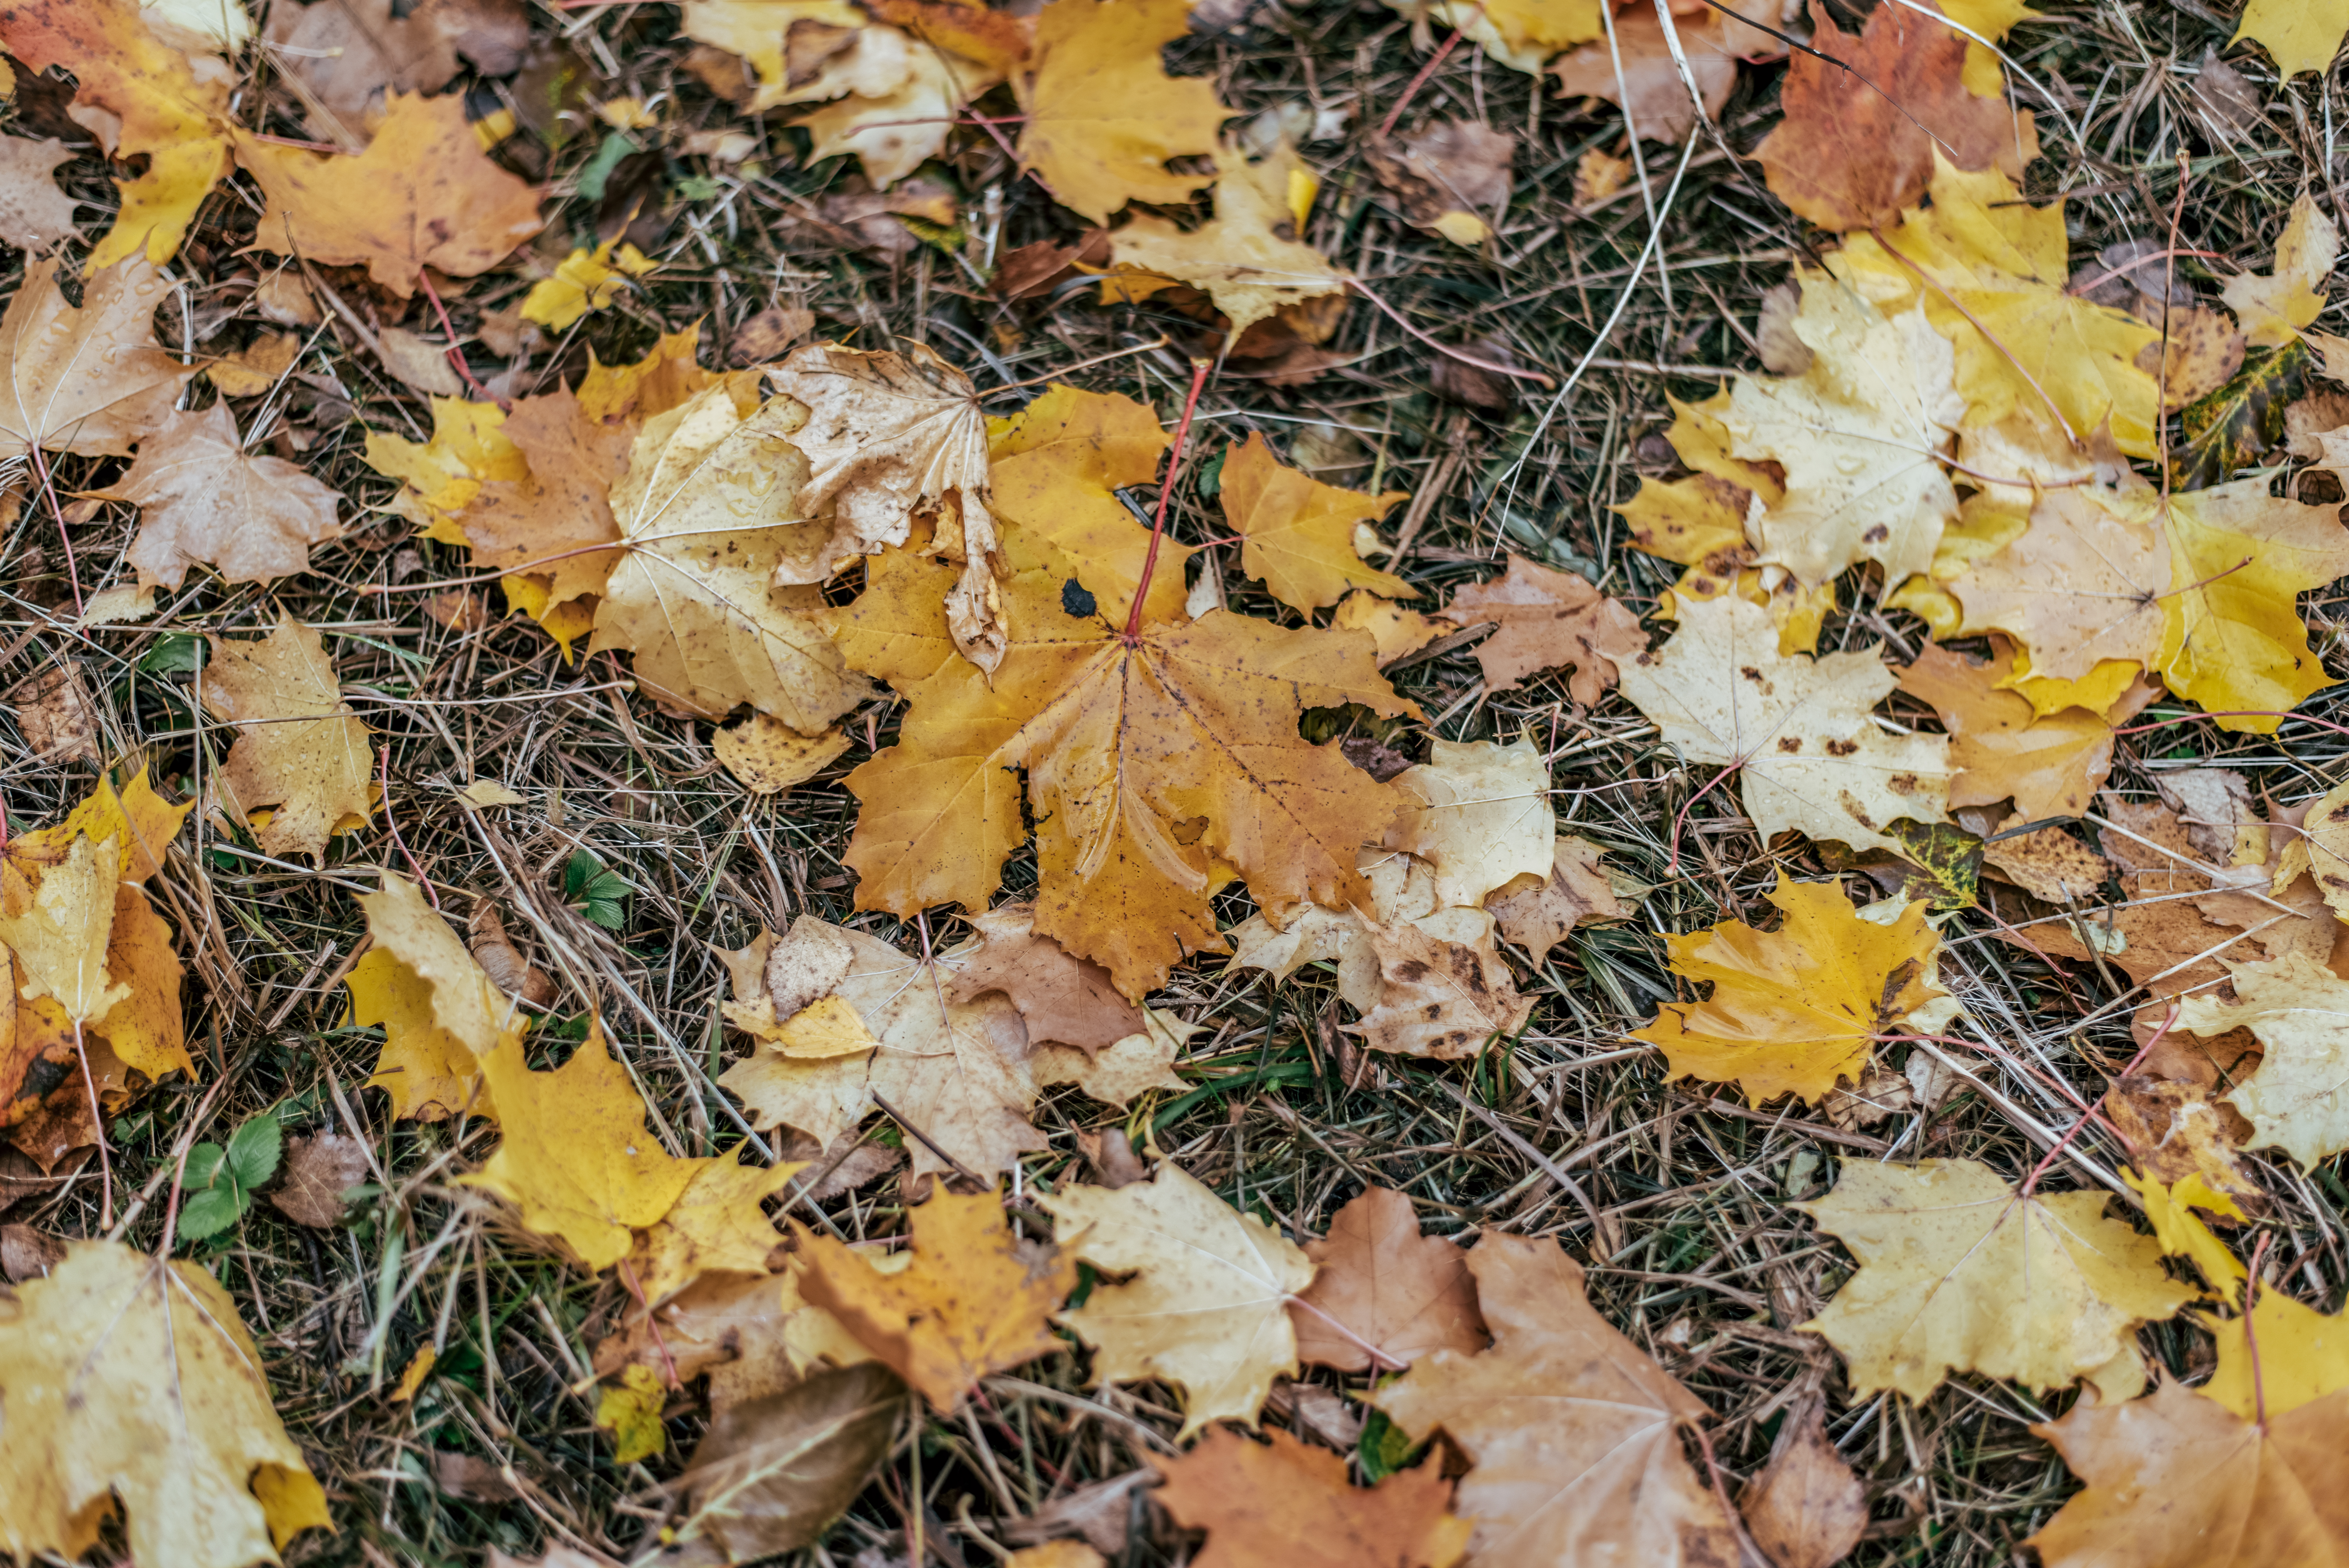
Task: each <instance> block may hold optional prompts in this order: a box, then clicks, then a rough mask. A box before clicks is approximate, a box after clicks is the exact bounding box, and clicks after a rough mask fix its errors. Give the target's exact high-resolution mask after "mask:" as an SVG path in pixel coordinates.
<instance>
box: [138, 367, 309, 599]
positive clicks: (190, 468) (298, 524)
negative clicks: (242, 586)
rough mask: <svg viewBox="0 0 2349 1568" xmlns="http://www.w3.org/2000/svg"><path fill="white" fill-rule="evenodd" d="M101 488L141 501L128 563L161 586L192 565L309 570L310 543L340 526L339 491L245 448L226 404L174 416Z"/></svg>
mask: <svg viewBox="0 0 2349 1568" xmlns="http://www.w3.org/2000/svg"><path fill="white" fill-rule="evenodd" d="M100 493H102V494H104V495H106V496H108V497H109V498H110V499H112V500H127V501H129V502H131V503H132V504H134V505H136V506H137V507H139V509H140V522H139V537H138V538H136V539H134V540H132V541H131V542H130V554H129V560H130V564H131V565H132V566H134V567H136V568H138V570H139V580H140V583H150V584H158V585H160V586H162V587H165V588H171V589H177V588H178V587H179V586H180V584H181V583H182V582H183V581H185V579H186V577H187V575H188V568H189V567H191V566H198V565H207V566H216V567H218V568H219V569H220V574H221V579H222V581H223V582H226V583H266V582H268V581H269V580H270V579H271V578H274V577H290V576H292V575H294V574H295V573H297V572H306V571H308V570H309V569H310V546H312V545H314V544H319V543H323V542H326V541H327V540H330V539H336V538H340V537H341V535H342V531H343V525H342V524H341V522H339V521H336V516H335V508H336V503H337V502H339V501H340V500H342V499H343V497H342V492H340V491H339V490H328V489H327V488H326V486H325V485H322V484H320V483H319V482H318V481H317V480H314V479H312V478H311V477H310V476H309V475H308V474H306V473H305V472H303V471H302V470H301V469H298V468H295V466H294V465H293V464H292V463H289V462H286V461H285V459H282V458H256V457H254V456H252V455H250V454H248V453H247V452H246V451H245V450H244V447H243V443H242V442H241V441H239V440H238V438H237V434H236V419H235V418H234V417H233V415H231V414H230V413H229V409H228V405H227V404H226V403H215V404H213V405H212V407H209V408H206V409H204V410H203V411H202V412H201V413H192V414H191V413H175V414H173V415H172V416H171V418H169V419H167V420H165V421H164V423H163V427H162V428H161V429H160V430H158V431H156V432H155V433H154V434H153V435H151V436H150V437H148V438H146V439H145V440H143V441H141V442H140V444H139V460H138V461H136V462H134V463H132V464H131V465H130V468H129V471H128V472H126V473H124V474H123V476H122V477H121V478H120V479H119V480H115V481H114V482H113V483H112V484H111V485H109V486H108V487H107V488H106V490H104V491H102V492H100Z"/></svg>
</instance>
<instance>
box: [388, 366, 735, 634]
mask: <svg viewBox="0 0 2349 1568" xmlns="http://www.w3.org/2000/svg"><path fill="white" fill-rule="evenodd" d="M654 357H655V359H656V360H657V359H658V358H659V356H657V355H656V356H654ZM688 363H689V360H688ZM599 369H600V367H599ZM625 373H626V372H625V370H624V371H623V373H622V374H625ZM607 379H609V378H608V377H604V376H600V375H599V374H598V370H591V371H590V372H589V373H588V377H587V379H585V381H583V382H582V383H581V384H580V391H581V393H583V394H585V398H595V397H597V396H598V394H599V392H600V391H601V390H602V389H603V383H605V381H606V380H607ZM459 407H476V406H474V405H463V404H450V403H443V402H440V401H438V400H436V401H435V402H434V404H433V410H434V445H436V446H437V445H440V444H441V438H440V424H441V411H442V410H443V409H453V408H459ZM495 413H496V410H494V409H491V410H488V411H487V412H485V413H484V414H483V415H482V416H481V418H482V419H483V420H484V422H485V423H486V422H487V421H488V420H489V419H490V417H491V416H492V415H493V414H495ZM451 422H452V423H453V421H451ZM379 441H382V442H384V455H385V456H386V457H389V456H391V450H390V448H389V445H388V441H384V438H379V437H378V436H376V435H375V434H374V433H372V432H370V433H369V437H368V447H369V452H370V459H369V460H370V461H373V460H374V454H375V452H376V449H377V446H378V442H379ZM635 441H636V427H635V426H634V425H633V424H632V423H631V422H630V421H629V420H628V419H627V418H626V417H625V415H622V414H619V413H617V412H615V413H612V414H610V415H608V416H607V417H600V418H599V417H597V416H596V415H595V414H593V413H591V412H590V403H589V402H588V401H586V400H585V399H584V398H583V397H577V396H574V395H573V393H572V392H571V391H570V389H569V388H567V387H557V388H556V389H555V390H554V391H553V392H549V393H545V394H543V395H541V396H539V397H524V398H522V399H520V400H518V401H517V402H516V403H515V404H514V406H513V408H512V412H510V413H507V414H505V415H504V416H503V417H502V418H500V419H498V420H497V422H496V434H495V436H494V438H483V439H482V440H481V442H480V443H479V445H478V447H476V448H474V449H472V450H470V451H460V450H454V449H452V450H450V452H449V458H448V461H449V463H450V467H451V468H452V469H462V470H463V471H462V473H461V474H457V473H452V474H451V476H450V478H449V479H447V480H442V481H438V483H439V488H438V489H434V490H429V492H428V493H426V494H425V496H424V498H423V499H424V500H425V501H426V503H427V504H428V505H437V506H439V507H440V509H441V510H444V511H449V512H451V513H453V514H454V515H455V517H456V519H457V521H458V525H459V528H460V531H461V533H462V535H463V540H462V542H464V543H466V544H468V545H470V546H471V548H472V552H473V562H474V563H475V564H476V565H481V566H493V567H499V568H503V569H506V570H507V571H508V572H510V573H511V575H509V576H508V577H507V578H506V579H505V581H504V584H503V586H504V589H505V593H506V598H507V601H508V602H509V603H512V604H515V605H516V606H518V607H520V608H522V609H523V610H525V611H527V612H528V613H529V614H530V615H531V618H532V619H533V620H535V621H537V622H538V624H540V625H542V626H543V627H545V628H546V630H547V632H548V634H550V635H552V636H553V637H554V639H555V640H556V641H557V642H559V643H561V644H563V645H564V650H565V653H566V655H567V653H568V650H569V647H570V644H571V641H572V639H574V638H575V637H577V636H578V635H579V634H581V633H582V632H585V631H586V630H587V629H588V627H589V626H590V625H591V624H593V621H594V618H595V602H596V601H597V600H598V599H599V598H600V597H601V596H602V594H603V593H604V591H605V586H606V585H607V583H609V581H610V579H611V575H612V569H613V567H614V566H616V564H618V562H619V559H620V556H619V552H617V551H616V550H600V549H597V548H595V547H596V546H598V545H602V544H606V543H610V544H616V543H617V542H619V538H620V526H619V524H618V523H617V522H616V521H614V519H613V516H612V508H611V504H610V496H611V492H612V487H613V485H614V484H615V483H616V481H617V480H619V479H620V478H621V476H622V475H623V474H625V473H626V471H627V465H628V458H629V451H630V449H631V448H632V447H633V446H634V444H635ZM450 446H451V447H452V448H453V447H454V446H455V443H453V442H452V443H450ZM429 450H430V449H429V448H428V449H427V451H428V452H429ZM402 456H408V454H402ZM416 457H417V458H420V457H421V454H418V455H416ZM516 459H519V460H518V461H517V460H516ZM382 466H383V465H382V464H378V467H382ZM391 466H392V467H394V468H398V469H401V470H402V471H403V477H408V478H409V480H410V482H411V483H414V484H416V485H417V487H418V489H419V490H426V487H427V486H429V485H433V484H434V483H435V482H436V481H435V480H434V479H433V478H432V476H431V474H430V470H429V468H428V467H427V466H426V465H425V463H424V462H422V461H420V460H413V459H411V460H410V461H409V462H398V461H395V462H393V463H392V465H391ZM419 473H421V474H422V475H423V476H424V477H423V478H421V479H419V478H418V477H417V476H418V474H419ZM476 475H478V480H477V479H476V477H475V476H476Z"/></svg>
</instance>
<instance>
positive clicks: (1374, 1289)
mask: <svg viewBox="0 0 2349 1568" xmlns="http://www.w3.org/2000/svg"><path fill="white" fill-rule="evenodd" d="M1305 1255H1306V1256H1307V1257H1309V1258H1311V1259H1312V1260H1313V1264H1314V1267H1315V1270H1316V1272H1315V1274H1314V1276H1313V1283H1312V1284H1310V1285H1309V1286H1307V1287H1306V1288H1305V1289H1304V1290H1302V1291H1300V1292H1299V1293H1298V1296H1297V1299H1296V1300H1295V1301H1292V1302H1291V1303H1289V1305H1288V1315H1289V1318H1290V1321H1291V1322H1293V1323H1294V1324H1295V1325H1296V1326H1297V1355H1298V1358H1299V1360H1303V1361H1309V1362H1312V1363H1313V1364H1314V1365H1316V1366H1319V1367H1337V1368H1338V1369H1339V1370H1340V1371H1341V1372H1363V1371H1368V1370H1370V1369H1371V1367H1374V1366H1375V1367H1378V1368H1379V1369H1380V1370H1381V1371H1400V1370H1401V1369H1402V1368H1403V1367H1408V1366H1410V1365H1411V1364H1412V1363H1413V1362H1414V1361H1417V1360H1418V1359H1419V1358H1420V1357H1423V1356H1425V1355H1428V1354H1429V1353H1430V1352H1432V1351H1436V1350H1455V1351H1458V1352H1459V1353H1461V1354H1462V1355H1464V1356H1474V1355H1475V1354H1476V1353H1477V1352H1478V1351H1480V1350H1482V1349H1484V1348H1485V1345H1486V1343H1487V1341H1488V1336H1486V1334H1485V1320H1484V1318H1483V1317H1481V1316H1479V1315H1478V1314H1477V1311H1476V1282H1475V1280H1474V1279H1473V1278H1471V1277H1470V1276H1469V1273H1468V1254H1467V1253H1465V1252H1464V1251H1462V1250H1461V1248H1460V1247H1459V1246H1458V1245H1457V1244H1455V1243H1452V1242H1449V1241H1446V1240H1444V1238H1443V1237H1441V1236H1423V1235H1421V1234H1420V1233H1419V1215H1418V1212H1417V1211H1416V1210H1414V1209H1413V1207H1412V1202H1411V1200H1410V1199H1409V1198H1407V1197H1405V1196H1403V1194H1402V1193H1401V1192H1397V1191H1392V1190H1391V1189H1388V1188H1385V1187H1372V1188H1371V1189H1370V1190H1369V1191H1365V1192H1364V1193H1362V1195H1361V1197H1359V1198H1356V1199H1354V1200H1353V1201H1352V1202H1350V1203H1348V1204H1347V1205H1346V1206H1345V1207H1344V1208H1342V1209H1340V1210H1339V1211H1338V1212H1337V1215H1336V1217H1335V1218H1333V1219H1332V1220H1331V1221H1330V1234H1329V1236H1328V1237H1327V1238H1326V1239H1324V1240H1321V1241H1318V1242H1308V1243H1305Z"/></svg>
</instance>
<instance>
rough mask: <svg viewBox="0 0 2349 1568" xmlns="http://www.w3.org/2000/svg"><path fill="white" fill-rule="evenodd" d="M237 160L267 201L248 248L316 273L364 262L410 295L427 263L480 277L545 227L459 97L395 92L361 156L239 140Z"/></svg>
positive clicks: (527, 189) (534, 201) (388, 285)
mask: <svg viewBox="0 0 2349 1568" xmlns="http://www.w3.org/2000/svg"><path fill="white" fill-rule="evenodd" d="M236 157H237V161H238V162H239V163H241V164H243V166H244V168H245V170H246V172H248V173H250V174H251V175H252V176H253V178H254V183H255V184H257V185H259V186H260V187H261V190H262V193H263V194H264V195H265V196H266V197H268V199H269V207H268V211H265V212H264V213H263V214H262V217H261V222H260V226H259V228H258V229H257V230H256V231H255V232H254V243H255V244H257V245H259V246H260V247H261V248H262V249H263V250H265V251H272V252H275V253H279V254H283V255H293V254H295V253H299V254H300V255H301V256H302V257H303V258H304V259H305V260H306V261H308V262H310V263H313V264H314V265H326V266H337V267H344V266H364V267H365V268H367V274H368V276H370V277H371V278H373V279H374V280H375V282H376V283H377V284H378V285H380V286H381V287H383V288H385V289H388V290H389V291H390V292H391V293H392V294H397V295H398V297H400V298H401V299H406V298H407V297H408V296H409V294H413V293H414V292H415V290H416V284H417V279H418V278H419V276H420V275H421V274H422V273H423V270H424V269H425V268H426V267H428V266H429V267H431V268H432V269H433V270H434V271H436V272H439V273H444V274H445V275H447V276H450V277H454V278H470V277H472V276H475V275H476V274H478V273H485V272H487V271H489V269H490V268H492V267H493V266H495V265H497V264H498V263H500V262H502V261H503V260H505V259H506V257H507V255H509V254H510V253H512V250H513V248H514V247H515V246H516V245H519V244H521V243H522V242H523V241H524V240H527V239H529V238H530V237H531V236H532V235H533V234H535V233H537V232H539V230H540V229H542V228H543V227H544V226H545V225H544V223H543V222H542V221H541V219H540V218H539V215H538V197H539V192H538V190H537V188H536V187H534V186H532V185H528V184H525V183H523V181H520V180H517V179H515V178H514V177H513V176H512V175H511V174H509V173H507V172H506V171H505V170H502V169H501V168H499V167H498V166H497V165H496V164H494V163H492V162H491V161H490V160H489V156H488V155H487V154H486V153H484V152H483V151H482V150H481V142H480V140H479V139H477V138H476V137H475V136H474V135H473V128H472V127H471V125H468V124H467V123H466V121H465V95H464V94H462V93H450V94H448V95H446V96H444V97H441V98H426V97H424V96H423V95H422V94H420V93H402V92H398V91H395V92H393V93H391V94H390V96H389V97H388V99H387V100H386V103H385V110H384V122H383V125H382V126H381V128H380V129H378V130H377V132H376V135H375V139H374V140H372V141H370V142H369V143H367V150H366V151H364V152H361V153H358V154H357V155H343V154H332V153H330V154H326V155H321V154H318V153H315V152H305V151H304V150H301V149H299V148H295V147H285V146H281V145H278V144H277V143H274V142H267V141H263V140H260V139H257V138H255V137H254V136H251V135H248V134H246V133H244V132H242V131H240V132H238V133H236Z"/></svg>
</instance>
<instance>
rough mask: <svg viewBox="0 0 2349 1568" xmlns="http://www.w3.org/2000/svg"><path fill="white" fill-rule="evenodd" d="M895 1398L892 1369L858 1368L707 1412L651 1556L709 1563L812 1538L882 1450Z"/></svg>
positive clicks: (898, 1396)
mask: <svg viewBox="0 0 2349 1568" xmlns="http://www.w3.org/2000/svg"><path fill="white" fill-rule="evenodd" d="M904 1404H905V1385H904V1384H903V1383H901V1382H899V1381H898V1380H897V1377H896V1374H895V1373H893V1372H891V1371H890V1370H889V1369H888V1368H887V1367H881V1366H877V1365H872V1364H867V1365H865V1366H861V1367H843V1368H842V1369H841V1370H839V1371H836V1372H819V1373H817V1374H816V1375H815V1376H813V1377H809V1378H807V1379H806V1380H805V1381H804V1382H801V1383H796V1384H794V1385H792V1387H788V1388H785V1389H783V1390H781V1392H779V1393H773V1394H768V1395H765V1396H763V1397H761V1398H755V1399H746V1400H743V1401H740V1402H739V1403H736V1404H732V1405H730V1406H728V1407H726V1408H724V1409H722V1410H719V1411H717V1412H715V1413H714V1414H713V1415H712V1417H711V1418H710V1422H709V1431H708V1432H707V1433H705V1434H704V1435H703V1437H702V1439H701V1441H700V1443H699V1444H698V1446H697V1447H696V1448H695V1449H694V1450H693V1454H692V1457H691V1458H689V1459H688V1460H687V1461H686V1468H685V1470H684V1473H682V1474H681V1475H679V1476H678V1478H677V1479H676V1480H674V1481H673V1482H671V1483H670V1486H671V1487H672V1489H673V1490H675V1491H679V1492H682V1493H683V1494H684V1495H685V1497H686V1509H685V1516H684V1518H683V1519H681V1520H680V1521H678V1522H677V1524H676V1525H675V1526H674V1527H673V1528H674V1534H673V1535H671V1536H670V1538H669V1539H670V1541H671V1542H673V1544H672V1545H671V1547H670V1549H669V1550H668V1551H667V1552H664V1553H662V1554H661V1556H660V1557H659V1559H658V1561H659V1562H660V1563H663V1564H665V1565H667V1568H714V1565H716V1564H722V1563H749V1562H752V1561H754V1560H758V1559H761V1558H765V1557H768V1556H771V1555H773V1554H775V1553H782V1552H791V1551H796V1550H797V1549H799V1548H800V1547H802V1546H806V1545H809V1544H811V1543H812V1542H815V1541H817V1540H820V1539H821V1538H822V1537H823V1532H825V1531H826V1530H828V1529H830V1528H831V1526H832V1522H833V1521H834V1520H836V1519H838V1518H839V1517H840V1516H841V1515H842V1514H843V1513H844V1512H846V1511H847V1510H848V1505H849V1504H850V1503H851V1502H852V1501H854V1500H855V1497H856V1494H857V1493H858V1492H860V1491H864V1483H865V1481H866V1480H868V1479H869V1478H870V1477H871V1475H872V1473H873V1470H874V1467H875V1466H877V1465H878V1464H880V1462H881V1460H882V1459H883V1458H884V1457H885V1455H886V1454H887V1453H888V1451H889V1438H890V1434H891V1432H892V1430H893V1429H895V1426H896V1424H897V1416H898V1412H899V1410H900V1409H901V1408H903V1406H904Z"/></svg>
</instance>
